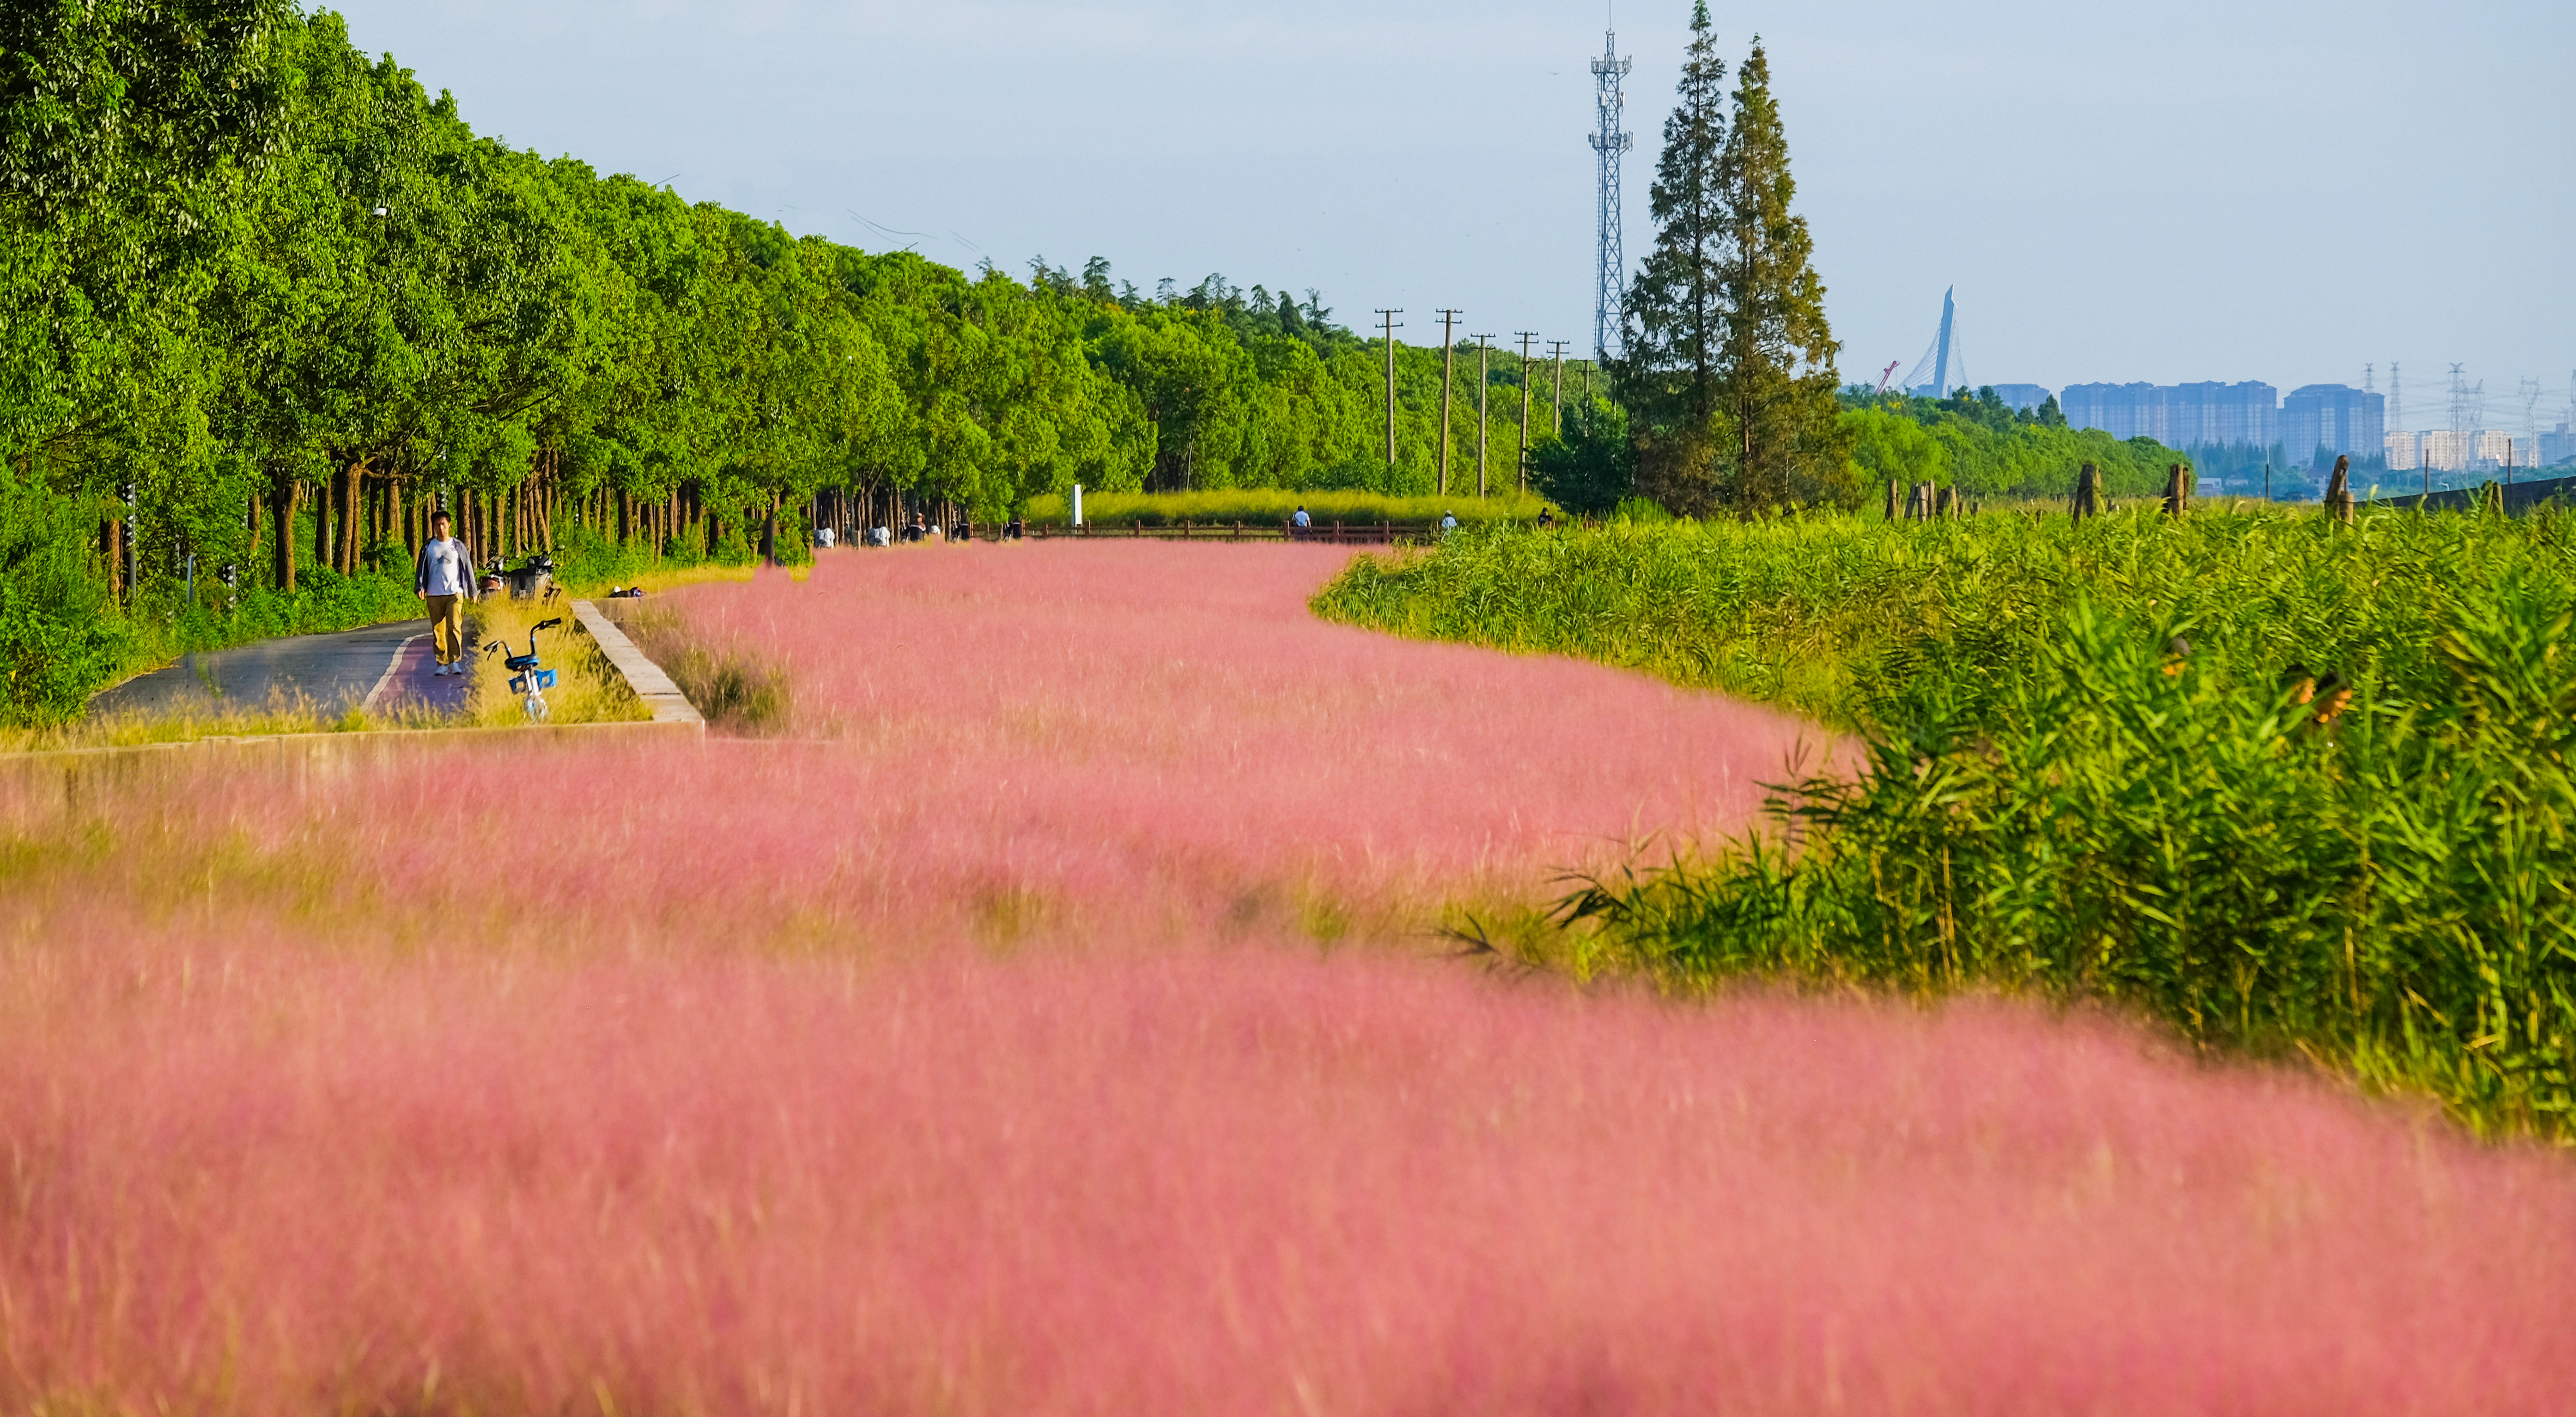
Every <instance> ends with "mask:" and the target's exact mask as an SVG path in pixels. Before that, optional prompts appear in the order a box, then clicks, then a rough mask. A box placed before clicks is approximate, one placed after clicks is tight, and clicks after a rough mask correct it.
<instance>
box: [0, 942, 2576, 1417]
mask: <svg viewBox="0 0 2576 1417" xmlns="http://www.w3.org/2000/svg"><path fill="white" fill-rule="evenodd" d="M110 953H111V954H117V953H122V952H118V951H113V950H111V951H110ZM189 953H190V954H191V955H193V956H194V968H195V971H196V973H195V977H194V979H193V981H190V980H188V979H186V978H184V977H182V976H181V975H179V974H177V973H175V972H174V970H173V969H172V967H171V966H172V965H173V964H174V963H175V961H176V958H177V957H178V951H177V946H176V945H175V942H170V941H163V942H160V943H159V944H157V945H156V946H155V947H154V949H153V951H152V958H151V959H150V960H144V959H137V958H134V957H132V955H131V954H128V956H127V957H126V958H124V959H121V960H119V961H118V971H117V972H119V973H120V974H121V975H122V977H121V978H120V979H119V980H118V990H117V993H118V997H116V998H114V999H113V1000H109V999H106V998H100V999H97V1000H94V1004H95V1007H93V1008H90V1009H81V1010H72V1009H64V1008H58V1009H55V1010H53V1011H50V1012H49V1014H48V1016H47V1017H45V1018H43V1019H40V1020H13V1023H15V1024H17V1025H18V1031H17V1032H16V1042H15V1043H14V1044H13V1046H12V1047H11V1048H10V1049H9V1050H8V1052H7V1054H6V1056H5V1059H0V1131H5V1133H6V1135H7V1137H8V1139H9V1146H10V1154H11V1158H12V1160H11V1168H12V1169H11V1176H12V1181H11V1186H10V1189H9V1190H8V1192H6V1196H7V1200H6V1203H5V1209H0V1286H5V1287H4V1288H0V1294H5V1305H6V1307H5V1309H0V1316H5V1323H4V1324H0V1330H5V1332H0V1401H5V1402H6V1403H7V1404H8V1405H9V1406H11V1407H13V1408H23V1407H26V1406H28V1405H30V1404H31V1403H33V1402H35V1401H36V1400H38V1399H40V1398H44V1397H47V1396H52V1397H56V1398H62V1397H67V1396H71V1395H83V1396H86V1397H88V1398H91V1399H93V1400H96V1401H98V1402H99V1403H100V1404H101V1405H103V1406H116V1407H121V1408H124V1407H130V1408H132V1409H134V1410H143V1409H147V1408H150V1407H152V1406H154V1405H155V1404H157V1403H162V1402H167V1403H169V1404H170V1405H171V1406H172V1407H173V1408H174V1409H177V1410H189V1411H212V1410H258V1411H280V1410H342V1411H355V1410H411V1409H412V1408H414V1407H420V1408H444V1406H445V1404H447V1403H450V1402H452V1403H454V1404H456V1408H457V1410H473V1411H570V1410H574V1409H575V1408H578V1409H580V1410H583V1411H592V1410H607V1407H608V1404H607V1403H604V1402H601V1401H600V1400H599V1398H598V1394H600V1393H602V1392H604V1393H606V1394H608V1396H609V1398H610V1400H611V1401H613V1403H614V1408H615V1410H618V1411H628V1412H633V1411H674V1410H678V1411H715V1412H748V1411H776V1412H786V1411H805V1412H916V1411H918V1412H931V1411H943V1412H1026V1411H1046V1412H1082V1413H1093V1412H1097V1413H1113V1412H1138V1411H1155V1412H1179V1411H1191V1412H1245V1413H1254V1412H1279V1411H1307V1410H1311V1411H1321V1412H1410V1411H1443V1412H1448V1411H1474V1412H1505V1411H1512V1412H1564V1411H1637V1412H1646V1411H1654V1412H1745V1413H1781V1412H1826V1411H1836V1410H1843V1411H1865V1412H1891V1411H1905V1412H1914V1413H1983V1414H2005V1413H2034V1414H2037V1413H2052V1414H2053V1413H2066V1412H2094V1413H2254V1412H2262V1413H2310V1412H2313V1413H2356V1412H2392V1413H2394V1412H2467V1411H2477V1412H2490V1413H2492V1412H2534V1413H2537V1412H2546V1411H2563V1410H2565V1404H2566V1400H2567V1399H2568V1398H2569V1396H2570V1395H2571V1394H2576V1345H2569V1344H2568V1343H2566V1342H2565V1334H2564V1323H2563V1306H2564V1301H2565V1299H2566V1296H2567V1295H2568V1294H2569V1293H2571V1292H2576V1189H2571V1187H2570V1185H2569V1180H2568V1177H2567V1174H2566V1171H2565V1169H2564V1167H2563V1166H2562V1165H2561V1164H2560V1163H2559V1162H2558V1161H2557V1159H2556V1158H2552V1157H2541V1156H2535V1155H2526V1154H2519V1153H2515V1152H2510V1151H2507V1152H2494V1151H2479V1150H2476V1149H2473V1148H2471V1147H2468V1146H2466V1145H2464V1144H2462V1143H2460V1142H2458V1141H2456V1140H2454V1139H2452V1138H2451V1137H2450V1136H2448V1135H2447V1134H2446V1133H2445V1131H2444V1130H2443V1129H2442V1128H2441V1127H2440V1126H2439V1125H2438V1124H2432V1123H2409V1122H2407V1121H2405V1120H2403V1119H2401V1118H2398V1117H2394V1116H2391V1115H2388V1114H2386V1113H2374V1112H2372V1111H2370V1110H2368V1109H2366V1108H2364V1107H2362V1106H2360V1105H2358V1104H2356V1103H2354V1102H2352V1101H2349V1100H2346V1099H2343V1098H2339V1097H2336V1096H2333V1095H2330V1094H2329V1093H2327V1092H2325V1091H2324V1090H2323V1089H2321V1088H2318V1087H2315V1086H2310V1085H2303V1084H2299V1083H2295V1082H2289V1081H2283V1080H2280V1079H2275V1078H2269V1077H2265V1076H2261V1075H2254V1074H2247V1073H2241V1072H2209V1071H2201V1070H2196V1069H2194V1068H2193V1067H2191V1066H2189V1065H2187V1064H2184V1063H2181V1062H2178V1061H2175V1060H2172V1059H2170V1058H2165V1057H2161V1056H2158V1055H2157V1052H2156V1050H2155V1049H2153V1048H2152V1047H2150V1046H2149V1045H2147V1044H2146V1043H2145V1042H2144V1041H2143V1040H2142V1039H2140V1038H2139V1037H2137V1036H2136V1035H2134V1034H2132V1033H2130V1032H2128V1031H2126V1030H2123V1029H2120V1028H2116V1027H2109V1026H2103V1025H2098V1024H2084V1023H2056V1022H2051V1021H2048V1020H2045V1019H2043V1018H2040V1017H2038V1016H2036V1015H2034V1014H2032V1013H2029V1012H2027V1011H2022V1010H2017V1009H2008V1008H2001V1007H1992V1006H1974V1007H1960V1008H1955V1009H1952V1010H1949V1011H1947V1012H1945V1013H1942V1014H1939V1015H1935V1016H1924V1015H1917V1014H1913V1013H1909V1012H1905V1011H1901V1010H1894V1009H1879V1008H1865V1007H1858V1006H1850V1005H1833V1006H1822V1005H1812V1004H1787V1003H1767V1002H1758V1001H1747V1002H1738V1003H1731V1004H1722V1005H1718V1006H1714V1007H1692V1008H1684V1007H1671V1006H1659V1005H1655V1004H1652V1003H1648V1002H1642V1001H1630V1000H1620V999H1593V1000H1585V999H1581V998H1577V997H1574V996H1571V995H1568V994H1567V993H1565V992H1563V991H1562V990H1561V989H1559V988H1557V987H1554V986H1551V985H1536V986H1524V987H1508V986H1502V985H1499V984H1497V983H1495V982H1493V981H1491V980H1489V979H1486V978H1483V977H1480V976H1479V975H1477V974H1475V973H1473V972H1470V971H1465V970H1461V969H1458V968H1456V967H1455V966H1453V965H1448V964H1444V963H1438V962H1408V961H1403V960H1398V959H1393V958H1390V957H1388V956H1385V955H1383V954H1378V953H1368V954H1361V955H1346V956H1343V957H1340V958H1337V959H1332V960H1318V959H1315V958H1312V957H1299V956H1295V955H1290V954H1283V953H1280V952H1277V951H1274V950H1267V949H1255V950H1251V951H1248V952H1235V953H1230V954H1212V953H1208V952H1205V951H1197V950H1186V949H1184V950H1174V951H1167V952H1165V953H1164V954H1163V955H1162V956H1161V957H1159V958H1143V957H1135V956H1121V957H1115V958H1108V957H1097V956H1095V957H1093V958H1090V959H1087V960H1081V961H1076V960H1071V959H1067V958H1064V957H1059V956H1038V957H1028V958H1022V959H1018V960H1013V961H996V960H991V959H986V958H981V957H977V956H974V955H971V954H968V955H954V956H952V957H950V958H947V959H944V960H939V961H925V962H919V963H915V964H912V965H906V966H901V967H896V968H891V969H884V970H854V969H850V968H847V967H838V966H832V965H827V964H821V963H806V964H775V963H769V964H762V963H753V962H747V961H737V962H734V963H724V962H717V961H708V962H700V963H695V964H670V965H614V966H569V967H557V966H544V967H536V968H526V967H521V968H515V969H514V968H510V967H505V966H502V965H498V964H493V963H485V964H479V965H478V964H466V963H452V964H447V965H439V966H420V965H413V966H373V965H369V966H361V965H333V964H322V963H316V962H313V961H311V960H309V959H293V958H281V957H279V956H276V955H272V954H270V953H268V952H265V951H224V950H220V949H211V948H209V949H205V950H203V952H202V953H199V952H197V951H196V950H194V949H192V950H190V951H189ZM20 963H21V964H22V965H23V964H24V963H25V961H24V960H23V959H22V960H21V961H20ZM147 969H148V970H150V971H151V972H150V974H149V975H148V976H146V975H145V974H144V971H145V970H147ZM126 970H132V971H133V972H132V973H124V972H123V971H126ZM95 982H103V981H95ZM433 1373H435V1374H436V1381H435V1384H433V1383H432V1374H433ZM416 1398H420V1399H430V1398H435V1399H436V1400H434V1401H433V1400H421V1401H417V1402H415V1400H414V1399H416Z"/></svg>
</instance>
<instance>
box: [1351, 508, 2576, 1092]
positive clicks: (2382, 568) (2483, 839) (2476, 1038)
mask: <svg viewBox="0 0 2576 1417" xmlns="http://www.w3.org/2000/svg"><path fill="white" fill-rule="evenodd" d="M2571 545H2576V518H2570V517H2568V516H2564V515H2561V514H2557V513H2544V514H2541V515H2538V516H2534V517H2531V518H2527V519H2518V520H2506V519H2504V518H2501V517H2494V516H2467V515H2435V516H2429V517H2426V516H2416V515H2411V514H2398V513H2388V514H2381V515H2365V516H2364V517H2363V518H2362V519H2361V520H2360V521H2359V523H2358V524H2356V525H2355V526H2353V527H2350V528H2342V529H2339V528H2336V527H2334V526H2333V525H2332V524H2331V523H2329V522H2327V521H2326V520H2325V519H2323V518H2321V517H2317V516H2314V515H2307V516H2298V515H2290V514H2281V513H2268V512H2267V513H2258V514H2247V515H2226V516H2204V517H2200V518H2195V519H2192V520H2190V521H2187V522H2184V523H2181V524H2175V523H2172V522H2169V521H2165V520H2162V519H2159V518H2156V517H2153V516H2148V515H2134V516H2119V517H2110V518H2103V519H2100V520H2097V521H2095V522H2092V523H2089V524H2087V525H2085V526H2083V527H2081V528H2074V527H2070V526H2068V525H2067V524H2066V523H2065V522H2064V521H2063V520H2062V519H2054V520H2050V521H2047V522H2039V521H2034V520H2032V519H2029V518H2019V517H2000V516H1997V517H1984V518H1975V519H1970V520H1967V521H1963V522H1953V523H1946V524H1937V523H1936V524H1932V525H1922V526H1911V525H1905V524H1895V525H1890V524H1887V523H1884V522H1872V521H1868V520H1864V519H1857V518H1841V517H1837V518H1826V519H1818V520H1811V521H1782V522H1772V523H1765V524H1757V525H1751V526H1688V525H1677V526H1670V527H1622V528H1612V529H1610V530H1606V531H1601V532H1592V533H1579V534H1576V535H1572V536H1564V537H1537V536H1531V535H1527V534H1520V533H1514V532H1510V531H1493V532H1487V533H1482V534H1480V535H1478V536H1475V537H1471V538H1461V539H1460V540H1459V541H1457V542H1454V543H1452V544H1450V545H1448V546H1444V547H1442V548H1440V549H1438V550H1436V551H1432V552H1427V553H1422V554H1418V555H1414V556H1411V557H1406V558H1398V559H1385V558H1376V559H1372V560H1369V561H1366V562H1363V563H1361V564H1357V565H1354V566H1353V568H1352V569H1351V570H1350V571H1349V572H1348V573H1346V575H1345V576H1344V577H1343V578H1342V579H1341V580H1340V581H1339V582H1337V583H1336V584H1335V585H1333V586H1332V587H1328V588H1327V590H1326V591H1325V592H1324V593H1323V595H1322V596H1320V597H1319V600H1318V604H1319V608H1321V609H1322V610H1324V612H1325V613H1327V614H1331V615H1336V616H1339V617H1341V618H1345V619H1352V620H1357V621H1360V622H1362V623H1371V624H1379V625H1385V626H1388V627H1390V628H1397V629H1404V630H1409V631H1412V632H1415V633H1429V634H1436V635H1440V636H1442V637H1446V638H1461V639H1471V640H1477V641H1480V642H1484V643H1490V644H1499V645H1508V646H1511V647H1514V648H1544V649H1553V650H1559V651H1565V652H1571V653H1578V654H1584V655H1587V656H1589V657H1593V658H1599V659H1605V660H1609V661H1611V662H1615V663H1622V664H1633V665H1637V666H1639V667H1643V668H1648V669H1652V670H1655V671H1656V672H1659V673H1663V674H1665V675H1666V676H1668V677H1671V678H1673V679H1676V680H1678V681H1681V682H1684V683H1693V684H1706V685H1712V686H1716V687H1724V688H1729V689H1732V690H1734V691H1736V692H1740V693H1747V694H1750V695H1753V696H1755V697H1761V698H1769V699H1773V700H1776V701H1781V702H1787V703H1791V704H1794V705H1797V706H1799V707H1803V708H1806V709H1809V710H1811V711H1816V712H1820V713H1822V714H1824V715H1825V716H1827V717H1828V718H1830V719H1832V720H1834V721H1836V722H1839V723H1843V724H1847V725H1852V726H1855V727H1857V728H1859V729H1860V730H1861V731H1862V733H1863V737H1864V743H1865V746H1866V752H1867V769H1866V771H1864V772H1862V773H1860V774H1859V775H1857V776H1826V775H1820V776H1816V777H1813V778H1811V779H1809V780H1806V781H1803V782H1799V783H1797V784H1795V785H1794V787H1792V788H1789V789H1787V790H1784V791H1783V792H1782V794H1781V795H1780V796H1779V798H1778V800H1777V801H1776V802H1775V803H1774V805H1773V811H1772V821H1771V823H1770V824H1769V829H1768V830H1767V831H1766V832H1763V833H1759V834H1755V835H1752V836H1748V837H1747V838H1746V839H1744V840H1741V841H1737V842H1734V843H1731V844H1726V845H1723V846H1721V847H1718V848H1717V849H1715V850H1714V851H1713V853H1712V854H1710V855H1708V856H1706V857H1704V858H1701V859H1696V860H1694V859H1692V858H1691V857H1690V856H1688V855H1687V854H1684V855H1683V856H1681V857H1680V858H1679V859H1677V860H1675V861H1674V862H1673V863H1671V864H1670V865H1667V866H1665V867H1663V868H1661V869H1648V868H1641V869H1640V870H1639V871H1638V872H1637V873H1636V874H1634V875H1630V876H1624V877H1621V878H1619V879H1617V880H1605V881H1602V882H1599V883H1596V884H1595V885H1594V886H1592V887H1591V888H1590V889H1588V890H1586V891H1584V892H1582V893H1581V894H1579V895H1578V896H1576V897H1574V898H1572V899H1571V900H1570V901H1569V902H1568V906H1569V909H1568V912H1567V917H1568V919H1569V921H1572V922H1582V923H1586V924H1590V925H1597V926H1599V927H1600V929H1599V932H1598V933H1597V934H1591V935H1584V936H1581V937H1580V940H1581V943H1580V949H1579V951H1578V957H1579V958H1581V959H1583V960H1584V961H1585V962H1586V963H1587V964H1588V965H1590V966H1595V967H1619V966H1628V967H1635V968H1641V969H1644V970H1646V971H1649V972H1651V973H1653V974H1654V975H1656V976H1658V977H1660V978H1662V979H1664V980H1666V981H1667V982H1668V983H1671V984H1674V985H1677V986H1683V987H1704V986H1706V985H1709V984H1711V983H1714V982H1716V981H1718V980H1722V979H1725V978H1729V977H1733V976H1737V975H1742V974H1755V975H1767V976H1778V977H1783V978H1789V979H1797V980H1810V981H1822V982H1828V983H1853V982H1858V983H1868V984H1874V985H1883V986H1894V987H1902V988H1913V989H1926V990H1944V989H1952V988H1960V987H1970V986H1977V987H2001V988H2004V989H2008V990H2024V989H2027V990H2034V991H2039V992H2044V993H2047V994H2050V995H2053V996H2060V997H2094V998H2104V999H2110V1000H2115V1001H2118V1002H2121V1003H2124V1004H2127V1005H2131V1006H2134V1007H2138V1008H2141V1009H2143V1010H2146V1011H2149V1012H2152V1013H2153V1014H2155V1015H2157V1016H2159V1017H2161V1018H2163V1019H2165V1020H2167V1021H2168V1022H2169V1023H2171V1024H2172V1025H2173V1026H2174V1027H2176V1028H2177V1029H2178V1030H2180V1031H2181V1032H2183V1033H2184V1034H2185V1035H2187V1036H2188V1037H2190V1038H2193V1039H2196V1040H2200V1041H2202V1042H2205V1043H2208V1044H2211V1045H2220V1046H2228V1047H2240V1048H2249V1049H2253V1050H2256V1051H2260V1052H2274V1053H2282V1054H2299V1055H2304V1056H2307V1057H2310V1058H2314V1059H2317V1060H2319V1061H2321V1062H2324V1063H2326V1064H2328V1065H2330V1066H2333V1067H2336V1068H2338V1069H2341V1070H2343V1071H2345V1072H2346V1073H2348V1074H2350V1075H2352V1076H2355V1077H2358V1078H2361V1079H2364V1080H2367V1081H2370V1082H2372V1083H2375V1084H2379V1085H2384V1086H2390V1087H2399V1088H2412V1089H2421V1090H2424V1091H2427V1092H2430V1093H2432V1094H2434V1095H2436V1096H2438V1097H2440V1098H2442V1099H2443V1100H2444V1101H2445V1102H2446V1103H2447V1104H2448V1105H2449V1106H2451V1107H2452V1108H2453V1109H2454V1111H2455V1112H2456V1113H2457V1114H2458V1115H2460V1116H2461V1117H2463V1118H2464V1119H2466V1120H2468V1121H2470V1122H2472V1123H2473V1124H2475V1125H2478V1126H2481V1127H2485V1128H2490V1129H2496V1130H2532V1131H2539V1132H2543V1133H2548V1134H2553V1135H2568V1134H2570V1133H2571V1132H2576V1124H2571V1120H2570V1109H2571V1107H2576V1090H2571V1077H2570V1069H2571V1066H2576V899H2571V897H2570V893H2569V882H2571V881H2576V842H2571V838H2570V825H2571V823H2576V778H2571V776H2570V774H2569V771H2568V766H2567V753H2568V750H2569V749H2570V748H2571V747H2576V675H2571V674H2570V673H2569V669H2570V659H2571V656H2576V648H2571V643H2570V626H2571V623H2576V569H2572V567H2576V563H2571V560H2570V558H2569V554H2568V553H2569V550H2570V549H2571ZM2293 666H2300V667H2302V668H2304V670H2305V671H2306V673H2307V674H2308V675H2309V676H2311V677H2317V676H2323V675H2325V674H2327V673H2332V674H2334V675H2335V676H2337V678H2338V679H2339V680H2340V681H2341V683H2343V684H2344V685H2347V686H2349V687H2350V688H2351V690H2352V691H2353V697H2352V699H2351V702H2350V705H2349V707H2348V708H2346V709H2344V710H2343V711H2342V712H2341V713H2340V714H2339V715H2337V716H2333V717H2332V718H2331V719H2330V721H2328V716H2327V713H2326V712H2325V709H2326V701H2324V700H2318V701H2315V702H2309V703H2302V702H2299V698H2300V690H2299V682H2300V679H2299V676H2298V675H2296V674H2294V673H2292V672H2291V671H2292V669H2293Z"/></svg>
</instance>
